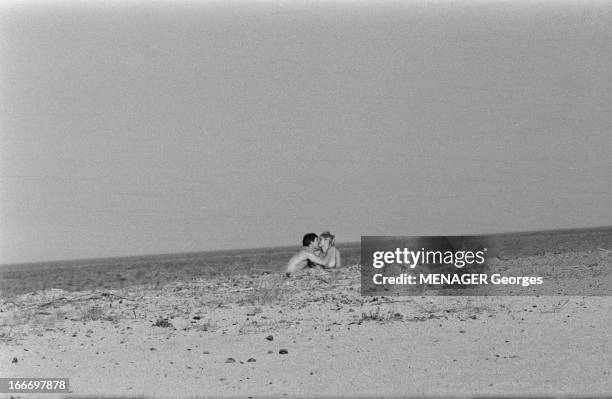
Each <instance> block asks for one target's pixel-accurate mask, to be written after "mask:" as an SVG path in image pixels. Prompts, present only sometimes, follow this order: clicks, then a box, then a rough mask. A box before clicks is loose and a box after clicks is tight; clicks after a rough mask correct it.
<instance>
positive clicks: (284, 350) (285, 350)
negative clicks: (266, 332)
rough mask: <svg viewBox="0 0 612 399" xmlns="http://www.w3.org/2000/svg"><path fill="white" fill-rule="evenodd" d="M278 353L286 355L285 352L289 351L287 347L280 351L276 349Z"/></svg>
mask: <svg viewBox="0 0 612 399" xmlns="http://www.w3.org/2000/svg"><path fill="white" fill-rule="evenodd" d="M278 353H280V354H281V355H286V354H287V353H289V351H288V350H287V349H281V350H280V351H278Z"/></svg>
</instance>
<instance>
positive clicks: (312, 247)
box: [287, 231, 342, 276]
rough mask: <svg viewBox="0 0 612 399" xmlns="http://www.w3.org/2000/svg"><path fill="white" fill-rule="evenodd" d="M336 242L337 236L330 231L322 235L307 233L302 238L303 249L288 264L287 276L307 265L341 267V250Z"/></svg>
mask: <svg viewBox="0 0 612 399" xmlns="http://www.w3.org/2000/svg"><path fill="white" fill-rule="evenodd" d="M335 244H336V237H335V236H334V235H333V234H332V233H330V232H329V231H324V232H323V233H321V235H320V236H317V235H316V234H315V233H308V234H306V235H305V236H304V238H303V239H302V249H300V250H299V251H298V253H297V254H295V255H293V257H292V258H291V259H290V260H289V263H288V264H287V276H290V275H291V273H294V272H297V271H298V270H302V269H303V268H305V267H322V268H325V269H328V268H333V267H341V266H342V262H341V260H340V251H338V249H337V248H336V245H335Z"/></svg>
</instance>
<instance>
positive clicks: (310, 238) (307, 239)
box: [302, 233, 317, 247]
mask: <svg viewBox="0 0 612 399" xmlns="http://www.w3.org/2000/svg"><path fill="white" fill-rule="evenodd" d="M316 239H317V235H316V234H315V233H308V234H306V235H305V236H304V238H302V246H303V247H307V246H309V245H310V243H311V242H313V241H314V240H316Z"/></svg>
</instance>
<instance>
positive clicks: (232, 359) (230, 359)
mask: <svg viewBox="0 0 612 399" xmlns="http://www.w3.org/2000/svg"><path fill="white" fill-rule="evenodd" d="M225 363H236V359H234V358H233V357H228V358H227V360H226V361H225Z"/></svg>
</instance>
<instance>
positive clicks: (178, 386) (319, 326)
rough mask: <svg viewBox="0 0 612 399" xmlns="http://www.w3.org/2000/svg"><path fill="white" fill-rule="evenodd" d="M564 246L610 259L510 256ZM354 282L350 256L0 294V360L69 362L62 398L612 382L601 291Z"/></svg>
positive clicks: (400, 392)
mask: <svg viewBox="0 0 612 399" xmlns="http://www.w3.org/2000/svg"><path fill="white" fill-rule="evenodd" d="M568 256H569V257H570V259H569V261H570V262H569V263H572V261H575V262H574V263H575V264H577V265H578V264H580V263H581V262H582V263H584V262H587V263H588V264H589V265H591V267H594V263H593V262H596V265H595V267H599V268H600V269H601V270H608V271H609V270H610V266H612V263H611V259H610V256H607V255H606V256H603V255H602V254H601V253H599V254H598V253H597V252H596V251H587V252H583V253H580V252H573V253H571V254H550V253H547V254H543V255H540V256H536V257H524V258H520V259H512V260H508V261H507V262H512V264H514V265H516V264H517V263H518V264H521V263H522V264H524V265H532V264H534V262H543V263H546V264H560V263H563V262H565V263H567V262H568ZM561 258H563V259H561ZM565 263H564V264H565ZM585 264H586V263H585ZM577 278H579V277H577ZM359 289H360V273H359V266H351V267H348V268H344V269H341V270H340V271H339V272H337V273H326V272H322V271H307V272H304V273H302V274H300V275H298V276H296V277H293V278H290V279H288V278H285V277H284V276H282V275H280V274H263V275H259V276H247V275H243V276H240V275H235V276H223V277H218V278H215V279H208V280H193V281H189V282H174V283H169V284H166V285H164V286H163V287H161V288H153V287H146V286H134V287H126V288H123V289H120V290H112V291H83V292H67V291H63V290H53V289H51V290H45V291H38V292H35V293H31V294H25V295H20V296H17V297H13V298H10V299H7V298H5V299H3V300H2V302H1V303H0V310H1V313H0V317H1V325H2V327H1V328H2V329H1V330H0V335H1V338H2V341H1V343H0V374H1V375H2V376H3V377H68V378H70V390H71V394H70V395H69V396H70V397H77V396H91V395H114V396H117V395H120V396H139V395H143V396H147V397H196V396H197V397H212V396H214V397H249V396H254V397H262V396H264V397H269V396H275V397H296V396H308V397H310V396H320V397H321V396H325V397H330V396H334V397H337V396H473V395H503V396H516V395H528V396H535V395H538V396H543V395H554V396H572V395H589V396H596V395H606V396H609V395H610V394H612V377H611V375H610V373H611V372H612V318H611V317H610V314H612V299H610V298H609V297H579V296H571V297H564V296H556V297H475V296H473V297H457V296H453V297H444V296H424V297H362V296H361V295H360V290H359ZM165 319H167V320H165ZM282 350H284V351H286V352H287V353H282V354H281V353H280V352H281V351H282ZM284 351H283V352H284ZM14 358H16V359H17V362H16V363H14V362H13V359H14ZM231 359H233V361H232V360H231ZM23 396H24V397H35V396H36V395H34V394H27V395H23ZM38 396H40V397H45V398H49V397H52V396H53V395H49V394H41V395H38Z"/></svg>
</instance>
